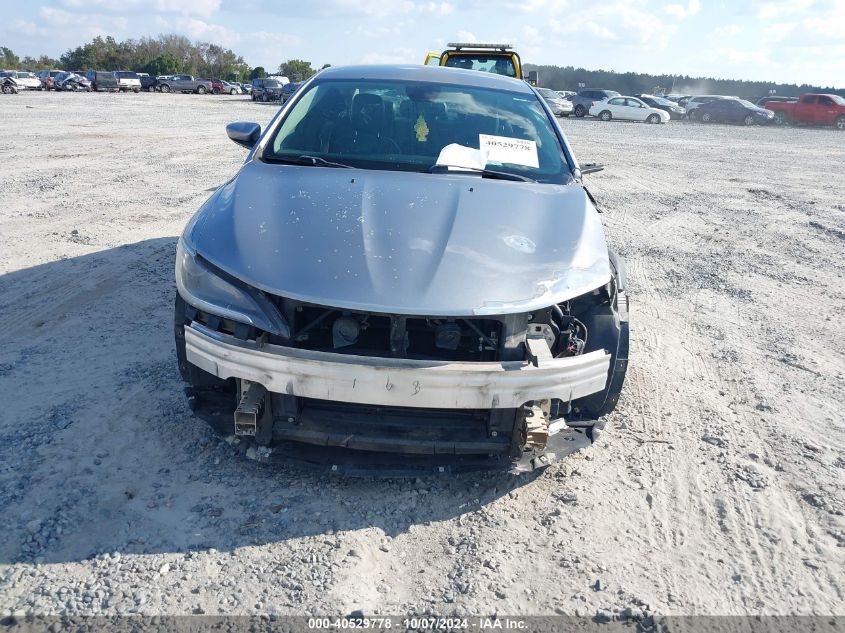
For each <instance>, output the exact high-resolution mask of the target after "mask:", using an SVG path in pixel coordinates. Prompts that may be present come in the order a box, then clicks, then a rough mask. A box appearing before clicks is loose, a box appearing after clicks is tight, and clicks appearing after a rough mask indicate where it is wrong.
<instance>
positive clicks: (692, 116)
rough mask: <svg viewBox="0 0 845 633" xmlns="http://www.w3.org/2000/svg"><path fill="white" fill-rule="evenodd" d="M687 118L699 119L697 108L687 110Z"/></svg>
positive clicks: (691, 119)
mask: <svg viewBox="0 0 845 633" xmlns="http://www.w3.org/2000/svg"><path fill="white" fill-rule="evenodd" d="M687 120H688V121H698V115H697V114H696V113H695V110H690V111H689V112H687Z"/></svg>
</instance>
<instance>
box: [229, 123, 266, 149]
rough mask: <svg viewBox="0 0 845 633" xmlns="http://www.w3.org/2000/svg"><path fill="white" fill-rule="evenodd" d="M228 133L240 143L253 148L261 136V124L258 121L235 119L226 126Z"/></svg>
mask: <svg viewBox="0 0 845 633" xmlns="http://www.w3.org/2000/svg"><path fill="white" fill-rule="evenodd" d="M226 134H227V135H228V137H229V138H230V139H232V140H233V141H234V142H235V143H237V144H238V145H241V146H242V147H246V148H247V149H252V148H253V147H255V144H256V143H257V142H258V137H260V136H261V126H260V125H258V123H249V122H247V121H235V122H234V123H229V125H227V126H226Z"/></svg>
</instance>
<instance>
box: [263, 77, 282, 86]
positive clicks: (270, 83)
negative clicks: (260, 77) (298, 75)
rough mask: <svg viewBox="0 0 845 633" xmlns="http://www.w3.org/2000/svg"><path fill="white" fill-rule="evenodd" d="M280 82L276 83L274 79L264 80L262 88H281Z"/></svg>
mask: <svg viewBox="0 0 845 633" xmlns="http://www.w3.org/2000/svg"><path fill="white" fill-rule="evenodd" d="M281 85H282V84H281V82H279V81H276V80H275V79H265V80H264V87H265V88H278V87H279V86H281Z"/></svg>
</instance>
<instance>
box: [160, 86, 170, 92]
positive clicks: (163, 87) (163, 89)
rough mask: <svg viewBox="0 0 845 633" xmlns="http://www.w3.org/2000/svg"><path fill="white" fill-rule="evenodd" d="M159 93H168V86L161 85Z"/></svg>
mask: <svg viewBox="0 0 845 633" xmlns="http://www.w3.org/2000/svg"><path fill="white" fill-rule="evenodd" d="M161 91H162V92H170V86H168V85H167V84H162V85H161Z"/></svg>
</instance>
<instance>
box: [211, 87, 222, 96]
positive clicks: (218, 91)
mask: <svg viewBox="0 0 845 633" xmlns="http://www.w3.org/2000/svg"><path fill="white" fill-rule="evenodd" d="M211 92H212V93H213V94H216V95H219V94H220V90H219V89H218V88H212V90H211Z"/></svg>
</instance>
